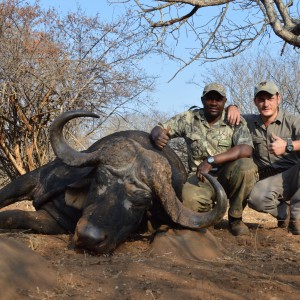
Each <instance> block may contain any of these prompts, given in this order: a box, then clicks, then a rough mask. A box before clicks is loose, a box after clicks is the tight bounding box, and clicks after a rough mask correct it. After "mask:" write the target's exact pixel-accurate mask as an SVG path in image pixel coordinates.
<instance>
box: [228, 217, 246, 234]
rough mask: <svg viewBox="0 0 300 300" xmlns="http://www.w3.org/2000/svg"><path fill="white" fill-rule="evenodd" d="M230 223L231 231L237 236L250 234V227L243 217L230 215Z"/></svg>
mask: <svg viewBox="0 0 300 300" xmlns="http://www.w3.org/2000/svg"><path fill="white" fill-rule="evenodd" d="M228 225H229V231H230V232H231V233H232V234H233V235H235V236H239V235H248V234H249V229H248V227H247V226H246V225H245V223H244V222H243V221H242V218H233V217H231V216H228Z"/></svg>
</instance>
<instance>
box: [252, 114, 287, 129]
mask: <svg viewBox="0 0 300 300" xmlns="http://www.w3.org/2000/svg"><path fill="white" fill-rule="evenodd" d="M282 117H283V114H282V111H281V110H278V113H277V116H276V119H275V120H274V121H273V122H272V123H271V124H273V123H276V124H278V125H280V124H281V123H282ZM254 123H255V124H257V125H259V126H263V125H264V123H263V121H262V118H261V116H260V115H255V117H254Z"/></svg>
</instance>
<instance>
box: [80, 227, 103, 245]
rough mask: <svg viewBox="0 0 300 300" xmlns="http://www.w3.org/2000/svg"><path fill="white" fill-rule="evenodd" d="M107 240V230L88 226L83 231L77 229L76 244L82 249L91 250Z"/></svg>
mask: <svg viewBox="0 0 300 300" xmlns="http://www.w3.org/2000/svg"><path fill="white" fill-rule="evenodd" d="M106 238H107V234H106V232H105V230H103V229H99V228H96V227H93V226H88V227H86V228H84V229H83V230H79V229H78V228H77V230H76V233H75V244H76V245H77V246H80V247H87V248H91V247H93V246H96V245H97V244H99V243H101V242H103V241H104V240H105V239H106Z"/></svg>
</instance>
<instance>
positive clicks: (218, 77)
mask: <svg viewBox="0 0 300 300" xmlns="http://www.w3.org/2000/svg"><path fill="white" fill-rule="evenodd" d="M199 80H200V78H199ZM263 80H272V81H274V82H275V83H276V85H277V86H278V87H279V89H280V94H281V97H282V100H283V101H282V102H281V108H282V109H283V110H285V111H288V112H290V113H291V114H299V113H300V86H299V82H300V56H299V54H297V53H295V52H294V51H291V50H289V51H286V53H284V54H283V55H282V56H278V55H275V54H272V53H271V52H270V51H269V50H268V49H264V50H263V51H261V52H255V53H254V51H253V53H252V54H251V55H247V56H246V55H240V56H238V57H235V58H233V59H232V60H229V61H222V62H218V64H215V65H214V66H210V67H207V68H206V72H205V78H202V79H201V81H202V82H206V83H208V82H212V81H218V82H222V83H223V84H224V85H226V86H227V88H228V94H229V99H230V101H231V103H235V104H237V105H238V106H239V107H240V109H241V111H242V112H243V113H257V110H256V107H255V105H254V103H253V96H254V94H253V93H254V86H255V85H256V84H257V83H258V82H260V81H263Z"/></svg>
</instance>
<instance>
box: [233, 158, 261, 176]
mask: <svg viewBox="0 0 300 300" xmlns="http://www.w3.org/2000/svg"><path fill="white" fill-rule="evenodd" d="M231 169H234V170H235V171H238V172H247V173H253V174H255V173H257V166H256V164H255V163H254V162H253V159H252V158H240V159H237V160H235V161H234V162H232V165H231Z"/></svg>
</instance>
